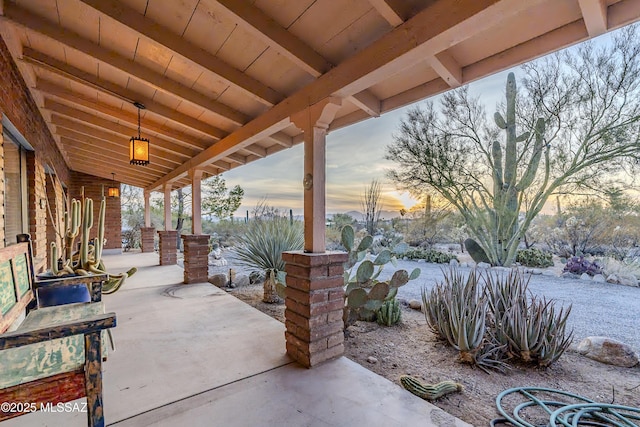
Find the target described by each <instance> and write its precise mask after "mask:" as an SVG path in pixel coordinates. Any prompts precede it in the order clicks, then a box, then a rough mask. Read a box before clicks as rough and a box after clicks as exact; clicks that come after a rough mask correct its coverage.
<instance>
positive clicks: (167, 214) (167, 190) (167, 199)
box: [162, 184, 171, 231]
mask: <svg viewBox="0 0 640 427" xmlns="http://www.w3.org/2000/svg"><path fill="white" fill-rule="evenodd" d="M162 188H163V190H164V231H169V230H171V184H165V185H164V186H163V187H162Z"/></svg>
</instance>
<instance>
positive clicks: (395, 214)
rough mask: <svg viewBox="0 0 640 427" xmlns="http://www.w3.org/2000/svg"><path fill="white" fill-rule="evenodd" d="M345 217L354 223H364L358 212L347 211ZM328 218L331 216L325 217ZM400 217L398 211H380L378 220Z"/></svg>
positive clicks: (361, 215) (362, 216)
mask: <svg viewBox="0 0 640 427" xmlns="http://www.w3.org/2000/svg"><path fill="white" fill-rule="evenodd" d="M344 213H346V214H347V215H349V216H351V217H353V219H355V220H356V221H364V214H363V213H362V212H358V211H349V212H344ZM327 216H328V217H331V216H332V215H327ZM399 216H400V212H398V211H381V212H380V219H381V220H382V219H386V220H389V219H393V218H396V217H399Z"/></svg>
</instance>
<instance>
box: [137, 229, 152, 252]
mask: <svg viewBox="0 0 640 427" xmlns="http://www.w3.org/2000/svg"><path fill="white" fill-rule="evenodd" d="M155 234H156V229H155V228H153V227H140V245H141V249H142V252H153V251H154V250H155V244H154V241H153V240H154V237H155Z"/></svg>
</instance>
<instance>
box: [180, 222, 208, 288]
mask: <svg viewBox="0 0 640 427" xmlns="http://www.w3.org/2000/svg"><path fill="white" fill-rule="evenodd" d="M182 244H183V245H184V283H200V282H206V281H207V279H208V278H209V235H207V234H183V235H182Z"/></svg>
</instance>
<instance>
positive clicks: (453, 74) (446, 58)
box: [430, 51, 462, 87]
mask: <svg viewBox="0 0 640 427" xmlns="http://www.w3.org/2000/svg"><path fill="white" fill-rule="evenodd" d="M430 63H431V68H433V69H434V70H435V72H436V73H438V75H439V76H440V77H441V78H442V80H444V81H445V82H447V84H448V85H449V86H450V87H458V86H461V85H462V67H460V64H458V62H457V61H456V59H455V58H454V57H453V56H452V55H451V54H450V53H449V52H447V51H442V52H440V53H438V54H437V55H435V56H432V57H431V60H430Z"/></svg>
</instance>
